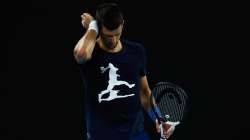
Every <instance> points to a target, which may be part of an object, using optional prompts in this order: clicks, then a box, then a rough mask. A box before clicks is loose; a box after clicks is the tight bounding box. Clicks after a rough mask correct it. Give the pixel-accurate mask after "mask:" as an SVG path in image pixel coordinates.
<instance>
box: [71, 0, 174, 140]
mask: <svg viewBox="0 0 250 140" xmlns="http://www.w3.org/2000/svg"><path fill="white" fill-rule="evenodd" d="M81 17H82V25H83V27H84V28H86V29H87V31H86V33H85V34H84V36H83V37H82V38H81V39H80V40H79V41H78V43H77V44H76V46H75V49H74V56H75V59H76V61H77V62H78V63H79V64H80V68H81V72H82V74H83V79H84V83H85V85H86V86H85V87H86V94H85V95H86V96H85V101H86V102H85V103H86V104H85V107H86V110H85V111H86V124H87V138H88V139H89V140H101V139H107V140H149V137H148V135H147V134H146V133H145V131H144V126H143V120H144V119H143V112H142V108H144V109H145V111H147V112H149V115H150V117H151V118H152V119H153V120H154V121H155V120H156V119H155V116H153V114H152V110H151V109H150V102H149V98H150V95H151V91H150V88H149V85H148V81H147V76H146V68H145V67H146V66H145V65H146V64H145V63H146V62H145V50H144V48H143V47H142V46H141V45H140V44H138V43H134V42H130V41H126V40H120V37H121V34H122V30H123V24H124V19H123V15H122V12H121V10H120V9H119V7H118V6H117V5H116V4H114V3H106V4H102V5H100V6H99V7H98V8H97V10H96V19H94V18H93V17H92V16H91V15H90V14H88V13H83V14H82V15H81ZM156 128H157V131H158V132H160V127H159V124H158V123H157V122H156ZM164 128H166V129H164V135H165V137H169V136H170V135H171V134H172V133H173V129H172V130H171V131H169V129H168V128H169V127H164Z"/></svg>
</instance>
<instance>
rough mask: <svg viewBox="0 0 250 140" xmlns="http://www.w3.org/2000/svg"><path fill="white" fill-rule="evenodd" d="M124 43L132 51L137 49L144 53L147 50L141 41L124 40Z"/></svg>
mask: <svg viewBox="0 0 250 140" xmlns="http://www.w3.org/2000/svg"><path fill="white" fill-rule="evenodd" d="M122 44H123V45H125V46H126V47H127V49H129V50H131V51H136V52H138V53H144V52H145V47H144V46H143V45H142V44H141V43H139V42H134V41H130V40H122Z"/></svg>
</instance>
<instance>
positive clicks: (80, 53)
mask: <svg viewBox="0 0 250 140" xmlns="http://www.w3.org/2000/svg"><path fill="white" fill-rule="evenodd" d="M81 18H82V25H83V28H86V29H87V31H86V33H85V34H84V35H83V37H82V38H81V39H80V40H79V41H78V42H77V44H76V46H75V48H74V57H75V59H76V61H77V62H78V63H80V64H82V63H85V62H86V61H88V60H90V59H91V56H92V53H93V50H94V47H95V43H96V36H97V35H98V27H97V23H96V20H94V18H93V17H92V16H91V15H90V14H88V13H83V14H82V15H81Z"/></svg>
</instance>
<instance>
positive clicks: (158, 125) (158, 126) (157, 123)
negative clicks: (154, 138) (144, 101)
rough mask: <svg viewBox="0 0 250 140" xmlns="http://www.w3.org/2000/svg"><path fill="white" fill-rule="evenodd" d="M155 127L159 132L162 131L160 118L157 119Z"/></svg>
mask: <svg viewBox="0 0 250 140" xmlns="http://www.w3.org/2000/svg"><path fill="white" fill-rule="evenodd" d="M155 127H156V131H157V133H160V132H161V128H160V124H159V122H158V120H156V121H155Z"/></svg>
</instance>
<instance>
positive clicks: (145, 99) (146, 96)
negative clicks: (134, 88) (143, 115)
mask: <svg viewBox="0 0 250 140" xmlns="http://www.w3.org/2000/svg"><path fill="white" fill-rule="evenodd" d="M150 96H151V90H150V89H147V90H144V91H141V93H140V100H141V104H142V107H143V108H144V110H145V111H146V112H149V111H150V108H151V103H150Z"/></svg>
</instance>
